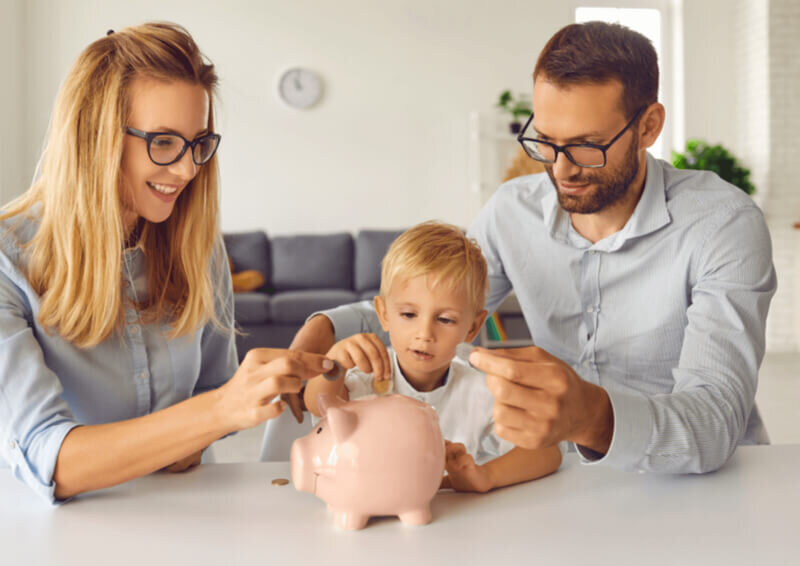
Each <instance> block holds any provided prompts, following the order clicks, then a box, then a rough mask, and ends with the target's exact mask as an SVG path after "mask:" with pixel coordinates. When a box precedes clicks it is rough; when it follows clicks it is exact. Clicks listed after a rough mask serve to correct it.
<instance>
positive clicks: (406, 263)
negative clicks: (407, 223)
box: [380, 221, 488, 313]
mask: <svg viewBox="0 0 800 566" xmlns="http://www.w3.org/2000/svg"><path fill="white" fill-rule="evenodd" d="M420 275H427V276H429V281H428V282H429V284H430V285H431V286H432V287H435V286H437V285H440V284H445V285H450V286H451V287H458V286H461V287H462V288H463V289H464V290H465V291H466V294H467V300H468V301H469V305H470V306H471V307H473V308H474V310H475V312H476V313H477V312H479V311H481V310H482V309H483V306H484V304H485V302H486V293H487V290H488V269H487V267H486V260H485V259H484V258H483V254H482V253H481V248H480V246H478V244H477V242H475V240H472V239H469V238H467V237H466V236H465V235H464V233H463V232H462V231H461V229H459V228H457V227H455V226H452V225H450V224H443V223H441V222H433V221H431V222H423V223H422V224H418V225H416V226H414V227H413V228H410V229H409V230H406V231H405V232H403V233H402V234H401V235H400V236H399V237H398V238H397V239H396V240H395V241H394V242H393V243H392V245H391V246H389V250H388V251H387V252H386V256H385V257H384V258H383V263H382V268H381V288H380V294H381V296H382V297H384V298H386V297H387V296H388V295H389V293H391V290H392V287H393V286H394V285H395V284H397V283H398V282H402V281H408V280H409V279H413V278H415V277H418V276H420Z"/></svg>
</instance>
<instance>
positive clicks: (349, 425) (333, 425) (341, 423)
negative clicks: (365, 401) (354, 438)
mask: <svg viewBox="0 0 800 566" xmlns="http://www.w3.org/2000/svg"><path fill="white" fill-rule="evenodd" d="M326 416H327V418H328V426H329V427H330V429H331V433H332V434H333V439H334V440H335V441H336V443H337V444H339V443H341V442H344V441H345V440H347V437H349V436H350V435H351V434H353V432H354V431H355V430H356V426H358V416H357V415H356V414H355V413H354V412H353V411H348V410H347V409H340V408H339V407H330V408H329V409H328V413H327V415H326Z"/></svg>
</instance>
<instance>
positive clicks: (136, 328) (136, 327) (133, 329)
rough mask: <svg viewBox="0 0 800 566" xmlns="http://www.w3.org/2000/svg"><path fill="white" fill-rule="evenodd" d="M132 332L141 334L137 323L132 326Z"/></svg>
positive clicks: (136, 334)
mask: <svg viewBox="0 0 800 566" xmlns="http://www.w3.org/2000/svg"><path fill="white" fill-rule="evenodd" d="M131 334H133V335H134V336H139V327H138V326H136V325H134V326H131Z"/></svg>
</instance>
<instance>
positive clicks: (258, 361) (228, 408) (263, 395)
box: [214, 348, 334, 432]
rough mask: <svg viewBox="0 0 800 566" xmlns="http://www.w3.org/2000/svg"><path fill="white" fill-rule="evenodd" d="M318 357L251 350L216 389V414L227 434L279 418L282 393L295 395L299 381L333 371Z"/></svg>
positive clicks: (281, 351) (282, 408)
mask: <svg viewBox="0 0 800 566" xmlns="http://www.w3.org/2000/svg"><path fill="white" fill-rule="evenodd" d="M333 367H334V364H333V362H332V361H331V360H329V359H326V357H325V356H322V355H320V354H311V353H308V352H298V351H289V350H281V349H275V348H255V349H253V350H250V351H249V352H247V355H246V356H245V357H244V360H242V364H241V365H240V366H239V369H238V370H237V371H236V373H235V374H234V376H233V377H232V378H231V379H230V381H228V382H227V383H226V384H225V385H223V386H222V387H220V388H219V389H217V390H216V391H215V392H214V393H215V394H216V403H215V405H216V412H217V414H218V415H219V417H220V418H221V419H222V421H223V423H225V428H226V429H227V430H229V431H231V432H232V431H236V430H243V429H246V428H250V427H253V426H256V425H258V424H261V423H262V422H264V421H266V420H268V419H272V418H275V417H277V416H278V415H280V414H281V413H282V412H283V410H284V409H285V408H286V403H285V402H284V401H278V402H277V403H273V402H272V401H273V400H274V399H275V398H276V397H277V396H279V395H281V394H282V393H298V392H299V391H300V389H301V388H302V386H303V383H302V382H303V381H304V380H306V379H309V378H311V377H314V376H315V375H319V374H321V373H325V372H327V371H330V370H331V369H333Z"/></svg>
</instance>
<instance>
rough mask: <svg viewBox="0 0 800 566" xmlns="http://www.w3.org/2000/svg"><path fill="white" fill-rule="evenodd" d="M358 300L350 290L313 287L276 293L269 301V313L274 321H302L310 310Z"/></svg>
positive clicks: (318, 309) (328, 307)
mask: <svg viewBox="0 0 800 566" xmlns="http://www.w3.org/2000/svg"><path fill="white" fill-rule="evenodd" d="M356 300H358V296H357V295H356V294H355V293H353V292H352V291H345V290H342V289H313V290H300V291H284V292H282V293H276V294H275V295H273V296H272V300H271V301H270V314H271V315H272V320H273V321H275V322H282V323H288V322H303V321H305V319H306V318H307V317H308V315H310V314H311V313H312V312H315V311H320V310H324V309H330V308H333V307H338V306H339V305H343V304H346V303H352V302H354V301H356Z"/></svg>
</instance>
